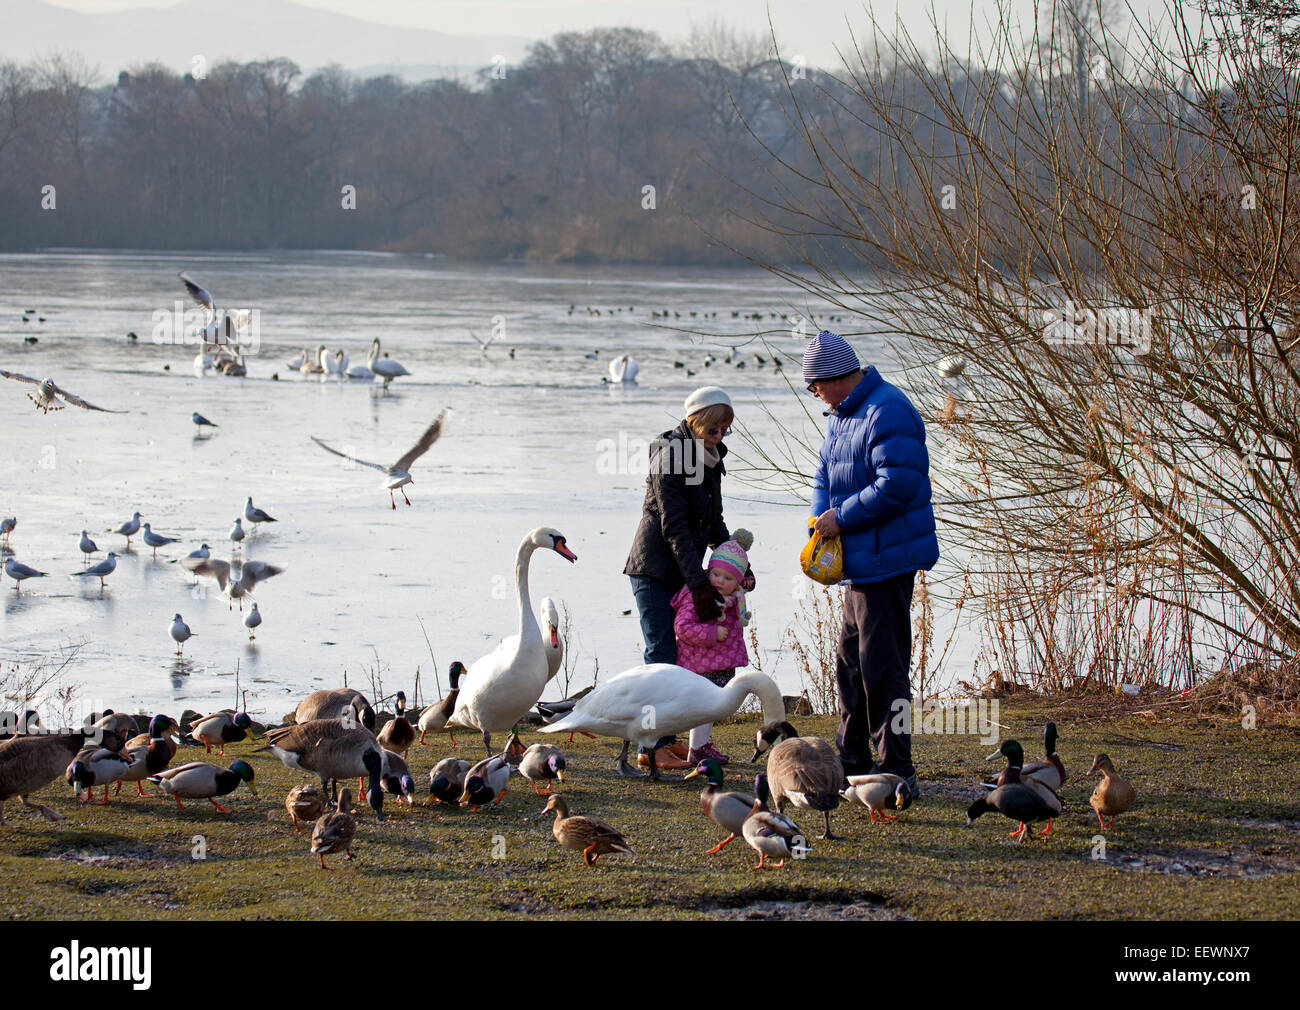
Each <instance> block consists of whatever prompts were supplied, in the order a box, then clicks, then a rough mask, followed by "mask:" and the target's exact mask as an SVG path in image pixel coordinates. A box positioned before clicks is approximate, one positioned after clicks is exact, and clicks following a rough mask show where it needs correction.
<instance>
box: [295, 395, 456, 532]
mask: <svg viewBox="0 0 1300 1010" xmlns="http://www.w3.org/2000/svg"><path fill="white" fill-rule="evenodd" d="M450 414H451V411H450V410H444V411H442V413H440V414H439V415H438V416H437V417H436V418H435V419H434V421H433V424H431V425H429V427H427V428H426V429H425V430H424V434H423V435H421V436H420V441H418V442H416V443H415V445H414V446H412V447H411V448H410V449H409V450H407V452H406V455H404V456H402V458H401V459H399V460H398V461H397V462H396V463H394V464H392V466H384V465H383V464H382V463H371V462H368V461H367V460H364V459H357V458H356V457H355V456H349V455H348V454H347V453H345V452H339V451H338V450H337V449H331V448H330V447H329V446H328V445H326V444H325V443H324V442H322V441H321V440H320V439H319V438H317V437H316V436H315V435H312V436H311V440H312V441H313V442H315V443H316V444H317V445H319V446H320V447H321V448H322V449H324V450H325V451H326V452H332V453H334V455H335V456H342V457H343V458H344V459H348V460H351V461H352V462H353V463H360V464H361V465H362V466H368V467H370V468H371V469H373V470H379V471H380V472H382V473H385V474H387V475H388V480H387V481H386V482H385V483H384V488H385V489H386V490H387V491H388V500H389V501H390V502H392V505H393V508H397V499H396V498H395V497H394V496H393V492H394V491H396V490H399V489H400V488H402V487H404V486H405V485H407V484H413V483H415V482H414V481H413V480H411V474H410V469H411V465H412V464H413V463H414V462H415V461H416V460H417V459H419V458H420V457H421V456H423V455H424V454H425V453H426V452H428V451H429V447H430V446H431V445H433V443H434V442H436V441H438V436H439V435H441V434H442V429H443V425H444V423H445V422H446V420H447V418H448V416H449V415H450ZM402 500H403V501H405V502H406V504H408V505H410V504H411V499H410V498H407V497H406V492H405V491H403V492H402Z"/></svg>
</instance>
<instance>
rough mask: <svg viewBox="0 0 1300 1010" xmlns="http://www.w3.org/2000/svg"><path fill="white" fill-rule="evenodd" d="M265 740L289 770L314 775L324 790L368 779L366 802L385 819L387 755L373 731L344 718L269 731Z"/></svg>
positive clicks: (316, 721) (322, 720) (381, 818)
mask: <svg viewBox="0 0 1300 1010" xmlns="http://www.w3.org/2000/svg"><path fill="white" fill-rule="evenodd" d="M266 739H267V743H268V745H269V746H270V748H271V751H272V753H274V754H275V756H276V757H278V758H279V759H280V760H281V761H282V762H283V763H284V764H285V766H286V767H289V768H298V769H301V770H302V771H308V772H315V773H316V775H317V776H318V777H319V778H320V782H321V786H322V787H325V786H328V785H329V783H330V781H331V780H333V781H335V782H338V781H340V780H343V779H350V778H352V777H354V776H358V777H360V776H368V780H369V785H368V788H367V789H366V799H367V801H369V803H370V806H371V808H372V809H373V810H374V811H375V813H376V815H378V817H379V819H380V820H381V821H382V820H383V819H384V791H383V787H382V783H381V782H380V776H381V774H382V772H383V767H384V754H383V748H381V747H380V746H379V741H378V740H376V739H375V735H374V734H373V733H371V732H370V730H368V729H366V728H364V727H362V726H358V725H356V724H355V723H349V721H348V720H344V719H315V720H313V721H311V722H305V723H299V724H296V725H292V726H280V727H277V728H276V729H270V730H267V732H266Z"/></svg>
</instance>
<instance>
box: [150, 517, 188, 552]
mask: <svg viewBox="0 0 1300 1010" xmlns="http://www.w3.org/2000/svg"><path fill="white" fill-rule="evenodd" d="M144 542H145V544H146V545H147V546H149V547H152V548H153V556H154V557H155V558H156V557H157V556H158V548H159V547H166V546H167V545H168V544H178V543H180V539H179V538H178V537H165V536H163V535H162V534H161V533H155V532H154V531H153V530H151V529H150V528H149V524H148V523H145V524H144Z"/></svg>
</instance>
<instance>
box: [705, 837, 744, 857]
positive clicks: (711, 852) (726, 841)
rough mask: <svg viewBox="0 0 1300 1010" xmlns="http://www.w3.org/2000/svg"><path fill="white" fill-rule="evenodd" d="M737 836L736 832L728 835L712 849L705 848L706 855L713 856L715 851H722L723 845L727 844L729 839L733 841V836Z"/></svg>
mask: <svg viewBox="0 0 1300 1010" xmlns="http://www.w3.org/2000/svg"><path fill="white" fill-rule="evenodd" d="M735 837H736V836H735V835H734V834H731V835H728V836H727V837H726V838H724V839H723V840H722V841H720V842H719V843H718V844H717V845H715V846H714V847H713V848H711V849H705V850H704V854H705V855H706V856H711V855H713V854H714V853H715V852H721V851H722V847H723V846H724V845H726V844H727V843H728V842H729V841H731V840H732V839H733V838H735Z"/></svg>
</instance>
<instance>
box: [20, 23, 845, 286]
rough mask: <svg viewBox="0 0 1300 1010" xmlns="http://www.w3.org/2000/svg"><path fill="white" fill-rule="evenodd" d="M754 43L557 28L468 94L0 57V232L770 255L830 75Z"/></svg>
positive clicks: (141, 241) (233, 71) (643, 255)
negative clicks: (782, 166)
mask: <svg viewBox="0 0 1300 1010" xmlns="http://www.w3.org/2000/svg"><path fill="white" fill-rule="evenodd" d="M769 44H770V42H769V40H766V39H763V38H761V37H754V38H751V39H743V38H741V37H738V36H736V35H735V34H734V33H731V32H729V31H727V30H726V29H724V28H721V27H718V26H715V27H714V28H713V29H711V30H710V31H708V32H704V33H697V36H696V37H695V38H693V40H692V42H691V43H689V44H687V45H686V46H684V47H683V49H685V50H689V51H673V50H671V49H670V48H669V47H668V46H666V45H665V44H664V43H663V42H662V41H661V40H660V39H659V38H658V37H657V36H656V35H654V34H653V33H649V32H645V31H640V30H633V29H602V30H596V31H592V32H587V33H583V34H563V35H559V36H556V37H555V38H554V39H552V40H551V41H549V42H543V43H537V44H535V45H533V46H532V47H531V48H530V50H529V52H528V55H527V57H526V59H525V60H524V61H523V63H522V64H521V65H508V66H502V67H498V68H491V67H490V68H486V69H485V70H484V71H483V72H482V73H481V75H480V79H479V81H478V83H477V84H476V85H474V86H472V87H466V86H465V85H463V84H460V83H455V82H452V81H426V82H424V83H421V84H407V83H403V82H402V81H400V80H398V79H397V78H394V77H377V78H371V79H368V80H360V79H357V78H356V77H354V76H352V75H350V74H349V73H347V72H346V71H343V70H341V69H338V68H328V69H325V70H322V71H320V72H317V73H314V74H312V75H311V76H306V77H304V75H303V74H302V72H301V71H300V69H299V68H298V67H297V66H296V65H295V64H294V63H292V62H291V61H289V60H284V59H277V60H270V61H264V62H252V63H243V64H237V63H226V64H222V65H220V66H216V67H213V68H211V69H210V70H209V71H208V72H207V73H206V74H205V75H204V76H203V77H202V78H201V79H195V78H194V77H193V76H191V75H190V74H185V75H180V74H177V73H175V72H173V71H171V70H168V69H166V68H164V67H162V66H159V65H157V64H154V65H150V66H143V67H131V68H128V69H125V70H122V71H120V73H118V75H117V79H116V81H115V82H114V83H112V84H106V85H98V86H96V85H94V83H93V81H94V79H95V78H94V73H93V71H92V70H91V69H90V68H88V67H87V66H86V65H85V64H84V63H83V62H82V61H81V59H80V58H79V57H75V56H60V57H54V58H51V59H47V60H44V61H42V62H41V63H39V64H35V65H30V66H18V65H14V64H2V65H0V247H3V248H6V249H10V250H13V249H28V248H33V247H42V246H89V247H114V248H176V247H186V248H218V249H247V248H342V249H385V250H398V251H410V252H433V253H439V254H445V255H449V256H454V257H470V258H494V259H499V258H507V257H525V258H531V259H539V260H547V261H558V262H582V261H596V260H602V261H640V262H662V263H699V262H718V263H725V262H733V261H734V259H735V257H734V255H733V254H732V253H730V252H728V251H727V250H726V249H725V248H724V246H725V245H727V244H731V245H735V246H740V247H743V248H745V249H747V250H750V251H752V252H754V253H757V254H759V255H767V256H781V255H785V254H783V253H782V252H781V251H780V250H781V243H779V242H778V241H777V240H776V239H775V238H774V237H773V236H772V235H771V233H770V232H768V231H766V230H764V229H763V228H761V227H759V226H758V225H756V224H753V223H751V222H750V221H749V220H747V219H746V216H747V208H748V207H749V205H750V204H751V203H752V201H753V199H754V195H755V194H757V195H759V196H760V197H761V196H762V195H763V194H765V193H767V192H769V190H768V187H769V186H771V185H772V182H771V181H770V175H769V172H770V168H771V165H770V162H771V159H772V154H773V153H777V152H783V153H784V152H785V148H786V147H787V145H788V144H789V142H790V141H791V139H792V138H793V136H794V131H793V129H792V127H791V124H790V122H789V119H788V116H787V112H788V111H789V109H790V101H789V93H788V91H787V87H788V86H790V87H794V88H798V89H801V92H802V93H801V94H800V95H799V98H800V101H801V102H802V101H803V100H804V99H805V98H808V97H811V96H812V95H814V94H815V93H816V92H817V85H818V83H822V84H825V83H827V79H826V78H824V77H822V76H820V75H818V74H817V73H816V72H814V71H811V70H808V71H805V70H804V68H803V67H802V66H800V65H799V63H798V62H797V61H787V62H786V63H785V64H782V63H781V62H778V60H777V59H776V58H774V57H771V56H769V52H768V45H769ZM792 75H793V77H792V79H791V76H792ZM787 81H789V85H788V84H787ZM819 100H821V99H819ZM765 148H766V150H765ZM787 181H788V180H787ZM47 187H53V189H52V190H51V189H48V188H47ZM348 187H353V188H352V189H349V188H348ZM646 187H653V190H650V189H647V188H646ZM652 207H653V209H651V208H652ZM711 237H712V238H711ZM712 239H718V240H720V241H721V244H718V243H717V242H715V241H713V240H712Z"/></svg>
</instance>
